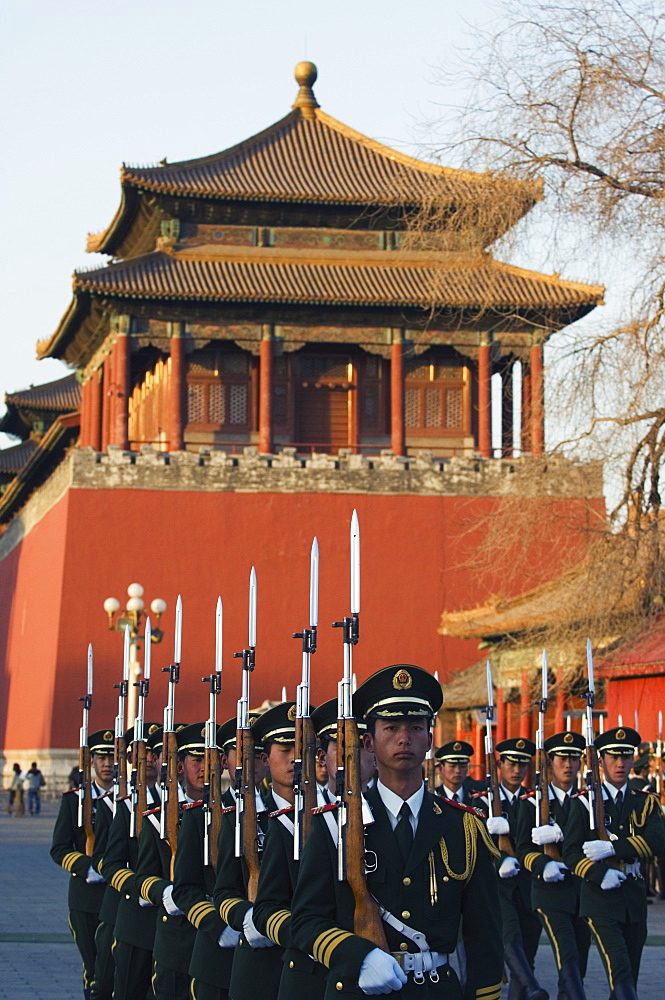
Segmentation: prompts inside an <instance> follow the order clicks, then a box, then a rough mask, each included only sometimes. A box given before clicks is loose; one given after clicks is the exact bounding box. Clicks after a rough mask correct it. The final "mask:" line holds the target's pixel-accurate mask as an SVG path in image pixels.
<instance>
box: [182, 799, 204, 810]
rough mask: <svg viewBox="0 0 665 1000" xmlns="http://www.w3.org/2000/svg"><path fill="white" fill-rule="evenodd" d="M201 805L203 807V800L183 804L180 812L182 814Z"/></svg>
mask: <svg viewBox="0 0 665 1000" xmlns="http://www.w3.org/2000/svg"><path fill="white" fill-rule="evenodd" d="M202 805H203V799H199V800H198V801H197V802H183V804H182V810H183V812H184V811H185V809H196V807H197V806H202Z"/></svg>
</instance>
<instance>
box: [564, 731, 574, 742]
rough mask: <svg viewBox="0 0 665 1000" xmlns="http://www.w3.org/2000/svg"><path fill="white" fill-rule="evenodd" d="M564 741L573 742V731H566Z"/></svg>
mask: <svg viewBox="0 0 665 1000" xmlns="http://www.w3.org/2000/svg"><path fill="white" fill-rule="evenodd" d="M563 742H564V743H572V742H573V734H572V733H566V735H565V736H564V738H563Z"/></svg>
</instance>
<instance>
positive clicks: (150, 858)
mask: <svg viewBox="0 0 665 1000" xmlns="http://www.w3.org/2000/svg"><path fill="white" fill-rule="evenodd" d="M175 729H176V734H175V735H176V744H177V748H178V776H179V781H180V785H179V790H180V806H181V810H182V809H186V808H187V806H188V805H192V804H193V803H195V802H198V801H200V800H201V793H202V791H203V778H204V755H205V722H195V723H194V724H193V725H188V726H186V725H179V726H176V727H175ZM160 812H161V806H158V807H156V808H155V809H149V810H147V812H146V815H145V816H144V821H143V825H142V827H141V834H140V836H139V851H138V860H137V863H136V875H135V877H134V886H135V891H136V893H137V894H138V896H139V898H140V899H141V900H143V904H144V905H145V906H148V907H152V908H155V912H156V927H155V943H154V947H153V956H152V957H153V976H152V988H153V993H154V995H155V997H156V998H157V1000H189V997H190V976H189V963H190V960H191V955H192V949H193V947H194V939H195V937H196V929H195V927H194V926H193V925H192V924H191V923H190V922H189V921H188V920H187V917H186V916H185V915H184V914H183V912H182V910H181V909H180V908H179V907H178V906H177V904H176V903H175V901H174V900H173V883H172V881H171V847H170V845H169V842H168V840H166V839H162V838H161V836H160V815H159V814H160ZM181 814H182V813H181ZM146 821H147V822H146ZM176 857H177V852H176Z"/></svg>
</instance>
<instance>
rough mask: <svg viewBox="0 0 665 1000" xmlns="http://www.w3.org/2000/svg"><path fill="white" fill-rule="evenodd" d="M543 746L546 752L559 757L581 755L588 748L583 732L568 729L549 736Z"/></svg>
mask: <svg viewBox="0 0 665 1000" xmlns="http://www.w3.org/2000/svg"><path fill="white" fill-rule="evenodd" d="M543 747H544V748H545V753H550V754H555V756H557V757H581V756H582V754H583V753H584V751H585V750H586V740H585V739H584V737H583V736H582V734H581V733H571V732H570V731H569V730H567V731H566V732H563V733H555V734H554V736H548V738H547V739H546V740H545V742H544V743H543Z"/></svg>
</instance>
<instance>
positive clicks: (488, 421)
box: [478, 340, 492, 458]
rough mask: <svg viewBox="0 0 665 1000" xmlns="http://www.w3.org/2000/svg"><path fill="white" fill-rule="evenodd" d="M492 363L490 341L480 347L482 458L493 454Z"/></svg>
mask: <svg viewBox="0 0 665 1000" xmlns="http://www.w3.org/2000/svg"><path fill="white" fill-rule="evenodd" d="M491 379H492V365H491V360H490V344H489V341H486V340H485V341H482V342H481V344H480V346H479V348H478V451H479V452H480V454H481V457H482V458H490V457H491V454H492V382H491Z"/></svg>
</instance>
